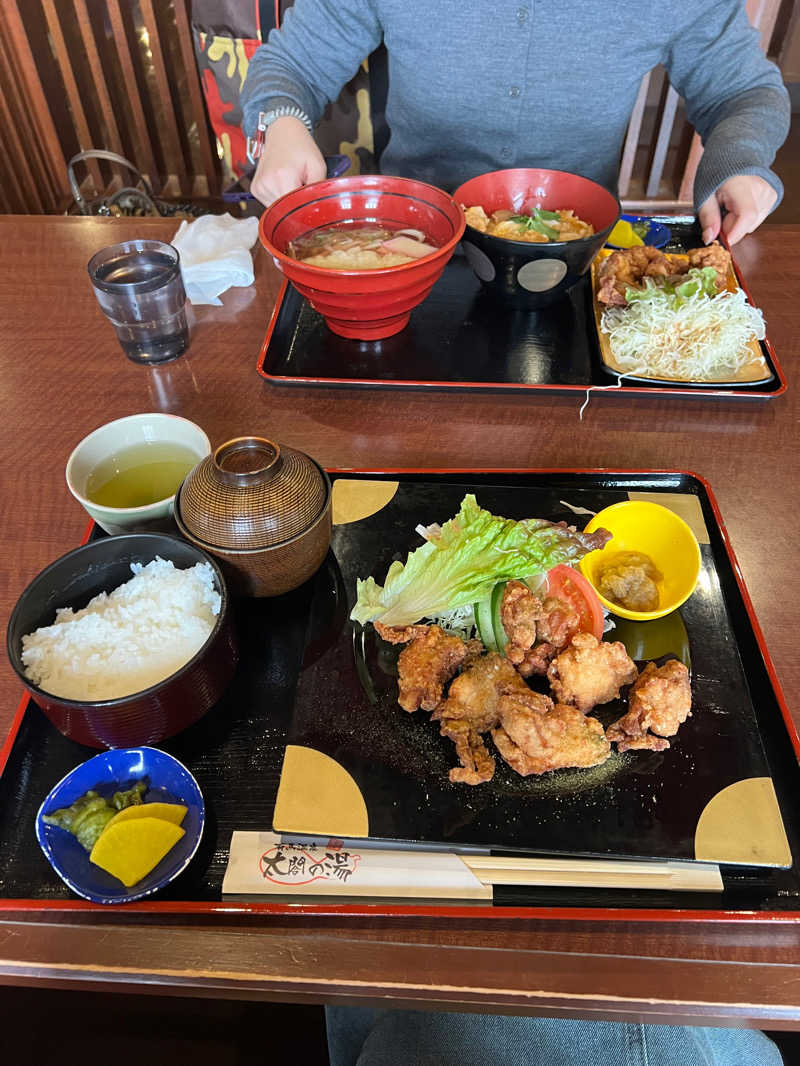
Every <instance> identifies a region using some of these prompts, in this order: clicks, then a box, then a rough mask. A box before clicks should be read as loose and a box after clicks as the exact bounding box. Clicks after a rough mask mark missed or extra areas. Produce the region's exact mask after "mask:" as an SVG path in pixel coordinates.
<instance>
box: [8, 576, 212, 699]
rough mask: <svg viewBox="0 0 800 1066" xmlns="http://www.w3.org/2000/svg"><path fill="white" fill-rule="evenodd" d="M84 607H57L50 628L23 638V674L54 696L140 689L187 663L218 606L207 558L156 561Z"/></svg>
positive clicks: (109, 695)
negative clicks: (180, 564)
mask: <svg viewBox="0 0 800 1066" xmlns="http://www.w3.org/2000/svg"><path fill="white" fill-rule="evenodd" d="M131 570H132V571H133V573H134V577H132V578H131V579H130V581H127V582H125V584H124V585H120V586H119V587H118V588H116V589H114V591H113V592H111V593H106V592H101V593H100V594H99V595H97V596H95V597H94V599H93V600H91V601H90V602H89V603H88V604H87V606H86V607H84V608H83V609H82V610H80V611H73V610H72V608H70V607H62V608H61V609H59V610H58V611H56V618H55V622H54V623H53V625H50V626H42V627H41V628H40V629H37V630H36V632H35V633H30V634H28V635H27V636H25V637H23V638H22V661H23V663H24V664H25V675H26V677H28V678H29V679H30V680H31V681H32V682H33V683H34V684H35V685H38V686H39V687H40V688H42V689H44V690H45V692H50V693H52V694H53V695H54V696H61V697H62V698H64V699H73V700H110V699H118V698H119V697H120V696H128V695H130V694H131V693H134V692H141V691H142V690H143V689H146V688H149V687H150V686H151V685H154V684H156V683H157V682H158V681H163V680H164V679H165V678H167V677H169V676H170V675H171V674H173V673H175V671H176V670H178V669H180V667H181V666H183V665H184V663H187V662H188V661H189V660H190V659H191V658H192V657H193V656H194V655H195V654H196V652H198V651H199V650H200V648H201V647H202V646H203V644H205V642H206V640H207V639H208V636H209V634H210V633H211V630H212V629H213V628H214V625H215V619H216V616H217V615H218V614H219V611H220V603H221V601H220V595H219V593H218V592H217V591H216V589H215V588H214V571H213V570H212V568H211V567H210V566H209V564H208V563H198V564H197V565H196V566H193V567H191V568H189V569H187V570H176V569H175V567H174V566H173V565H172V563H171V562H170V561H168V560H164V559H160V558H155V559H154V560H153V561H152V562H150V563H148V564H147V566H142V565H141V564H140V563H131Z"/></svg>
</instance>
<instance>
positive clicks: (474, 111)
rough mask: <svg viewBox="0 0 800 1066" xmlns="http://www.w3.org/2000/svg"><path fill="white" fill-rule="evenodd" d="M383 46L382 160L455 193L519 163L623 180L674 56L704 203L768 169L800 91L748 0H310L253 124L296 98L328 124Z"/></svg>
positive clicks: (254, 73) (269, 60)
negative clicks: (755, 24) (659, 76)
mask: <svg viewBox="0 0 800 1066" xmlns="http://www.w3.org/2000/svg"><path fill="white" fill-rule="evenodd" d="M381 38H383V39H384V40H385V43H386V48H387V51H388V54H389V94H388V99H387V104H386V118H387V121H388V124H389V128H390V130H391V137H390V140H389V144H388V147H387V148H386V150H385V152H384V154H383V157H382V160H381V170H382V171H383V172H384V173H388V174H401V175H405V176H409V177H415V178H420V179H422V180H423V181H429V182H432V183H433V184H435V185H439V186H442V187H444V188H446V189H451V190H452V189H453V188H455V187H456V186H457V185H459V184H460V183H461V182H463V181H466V180H467V179H468V178H471V177H473V176H474V175H476V174H480V173H483V172H485V171H488V170H497V169H499V168H505V167H523V166H541V167H549V168H555V169H559V170H570V171H573V172H575V173H578V174H584V175H586V176H587V177H590V178H594V179H595V180H596V181H599V182H601V183H602V184H603V185H605V186H606V187H608V188H611V189H616V185H617V173H618V168H619V159H620V152H621V147H622V142H623V139H624V137H625V131H626V127H627V124H628V120H629V118H630V115H631V111H632V110H633V105H634V101H635V99H636V94H637V91H638V89H639V84H640V81H641V79H642V76H643V75H644V74H645V73H646V72H647V71H648V70H650V69H651V68H652V67H653V66H655V65H656V64H657V63H663V64H664V66H665V67H666V69H667V71H668V72H669V76H670V80H671V82H672V84H673V85H674V86H675V88H676V89H677V91H678V92H679V93H680V94H681V96H683V98H684V99H685V101H686V108H687V113H688V118H689V121H690V122H691V123H692V124H693V125H694V127H695V128H696V129H697V131H698V132H699V133H700V136H701V137H702V140H703V144H704V145H705V152H704V154H703V157H702V160H701V162H700V167H699V169H698V172H697V179H696V181H695V189H694V199H695V204H696V205H698V206H699V205H700V204H701V203H702V202H703V201H704V200H705V199H706V197H708V196H709V195H710V194H711V193H712V192H714V191H715V189H717V187H718V186H719V185H720V184H721V183H722V182H723V181H725V180H726V179H727V178H729V177H731V176H733V175H734V174H758V175H760V176H761V177H763V178H765V179H766V180H767V181H768V182H769V183H770V184H771V185H772V186H773V187H774V188H775V189H776V190H777V192H778V196H779V198H780V196H781V195H782V193H783V187H782V185H781V182H780V180H779V179H778V177H777V176H776V175H775V174H774V173H773V172H772V171H771V170H770V169H769V167H770V164H771V163H772V161H773V159H774V158H775V152H776V150H777V149H778V148H779V147H780V145H781V144H782V143H783V141H784V139H785V138H786V135H787V132H788V129H789V114H790V109H789V99H788V95H787V93H786V90H785V89H784V87H783V83H782V80H781V76H780V73H779V72H778V70H777V68H776V67H775V66H774V65H773V64H772V63H770V62H768V61H767V59H766V58H765V57H764V54H763V53H762V51H761V48H760V46H759V38H758V33H757V32H756V31H755V30H754V29H753V28H752V27H751V26H750V24H749V22H748V19H747V15H746V14H745V10H744V2H743V0H660V2H657V3H650V2H647V0H603V2H602V3H600V2H598V0H493V2H492V3H491V4H490V3H488V2H487V0H484V2H482V3H481V2H476V0H296V3H295V4H294V6H293V7H292V8H290V9H289V10H288V11H287V13H286V15H285V18H284V23H283V26H282V28H281V29H280V30H279V31H278V30H273V31H272V33H271V34H270V36H269V39H268V41H267V43H266V44H265V45H262V46H261V47H260V48H259V49H258V50H257V51H256V53H255V55H254V56H253V59H252V60H251V63H250V69H249V72H248V75H247V79H246V81H245V84H244V88H243V91H242V105H243V110H244V128H245V132H246V133H248V134H252V133H253V131H254V129H255V126H256V122H257V120H258V112H259V111H260V110H266V109H268V108H269V107H275V106H278V105H280V104H284V103H293V104H296V105H298V106H299V107H301V108H302V109H303V111H305V112H306V114H308V116H309V117H310V118H311V120H312V122H313V123H316V122H318V121H319V119H320V117H321V115H322V112H323V110H324V108H325V105H326V103H327V102H328V101H329V100H333V99H335V98H336V97H337V96H338V94H339V92H340V90H341V88H342V86H343V85H344V84H345V83H346V82H347V81H348V80H349V79H350V78H351V77H352V76H353V74H354V73H355V71H356V70H357V69H358V66H359V64H360V63H361V62H362V60H363V59H364V58H365V57H366V56H367V55H368V54H369V53H370V52H372V51H373V49H375V48H376V47H377V46H378V44H379V43H380V41H381Z"/></svg>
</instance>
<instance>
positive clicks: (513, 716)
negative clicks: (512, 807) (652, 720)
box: [492, 692, 611, 777]
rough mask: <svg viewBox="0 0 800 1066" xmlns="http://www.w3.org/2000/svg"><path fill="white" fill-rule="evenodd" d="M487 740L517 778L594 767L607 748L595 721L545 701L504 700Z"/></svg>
mask: <svg viewBox="0 0 800 1066" xmlns="http://www.w3.org/2000/svg"><path fill="white" fill-rule="evenodd" d="M492 739H493V740H494V743H495V746H496V748H497V750H498V751H499V752H500V754H501V755H502V756H503V758H504V759H505V761H506V762H507V763H508V765H509V766H510V767H511V768H512V769H513V770H516V771H517V773H518V774H522V776H523V777H527V776H528V775H529V774H546V773H549V772H550V771H551V770H562V769H566V768H567V767H587V766H599V765H600V763H604V762H605V761H606V759H607V758H608V757H609V755H610V754H611V745H610V744H609V742H608V740H607V739H606V737H605V734H604V733H603V727H602V725H601V724H600V722H598V721H597V719H596V718H590V717H587V716H586V715H584V714H582V713H581V711H579V710H577V708H575V707H568V706H567V705H566V704H563V703H557V704H555V705H554V704H553V701H552V700H551V699H548V697H547V696H541V695H539V694H538V693H536V692H529V694H528V697H525V698H521V697H520V696H518V695H513V696H503V697H502V699H501V700H500V725H499V726H497V727H496V728H495V729H493V730H492Z"/></svg>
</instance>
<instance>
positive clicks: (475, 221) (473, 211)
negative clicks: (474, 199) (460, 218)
mask: <svg viewBox="0 0 800 1066" xmlns="http://www.w3.org/2000/svg"><path fill="white" fill-rule="evenodd" d="M461 207H462V209H463V211H464V219H465V221H466V223H467V225H468V226H472V228H473V229H476V230H480V232H481V233H485V232H486V231H487V229H488V228H489V216H488V215H487V214H486V212H485V211H484V210H483V208H482V207H464V205H463V204H462V205H461Z"/></svg>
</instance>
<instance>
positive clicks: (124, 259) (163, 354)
mask: <svg viewBox="0 0 800 1066" xmlns="http://www.w3.org/2000/svg"><path fill="white" fill-rule="evenodd" d="M88 270H89V277H90V279H91V282H92V286H93V287H94V292H95V296H96V297H97V302H98V303H99V304H100V307H101V308H102V310H103V312H104V313H105V315H106V317H107V318H108V319H109V321H110V322H111V324H112V325H113V326H114V329H115V330H116V333H117V338H118V339H119V342H120V344H121V345H122V350H123V351H124V352H125V354H126V355H127V357H128V358H129V359H132V360H133V362H134V363H165V362H167V360H169V359H174V358H175V357H176V356H178V355H180V354H181V353H182V352H184V351H186V349H187V347H188V346H189V327H188V325H187V322H186V291H185V289H184V287H183V279H182V277H181V268H180V255H179V254H178V250H177V248H173V247H172V245H171V244H164V243H163V242H162V241H146V240H135V241H123V242H122V243H121V244H112V245H109V246H108V247H107V248H101V249H100V251H99V252H96V253H95V254H94V255H93V256H92V258H91V259H90V260H89V266H88Z"/></svg>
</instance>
